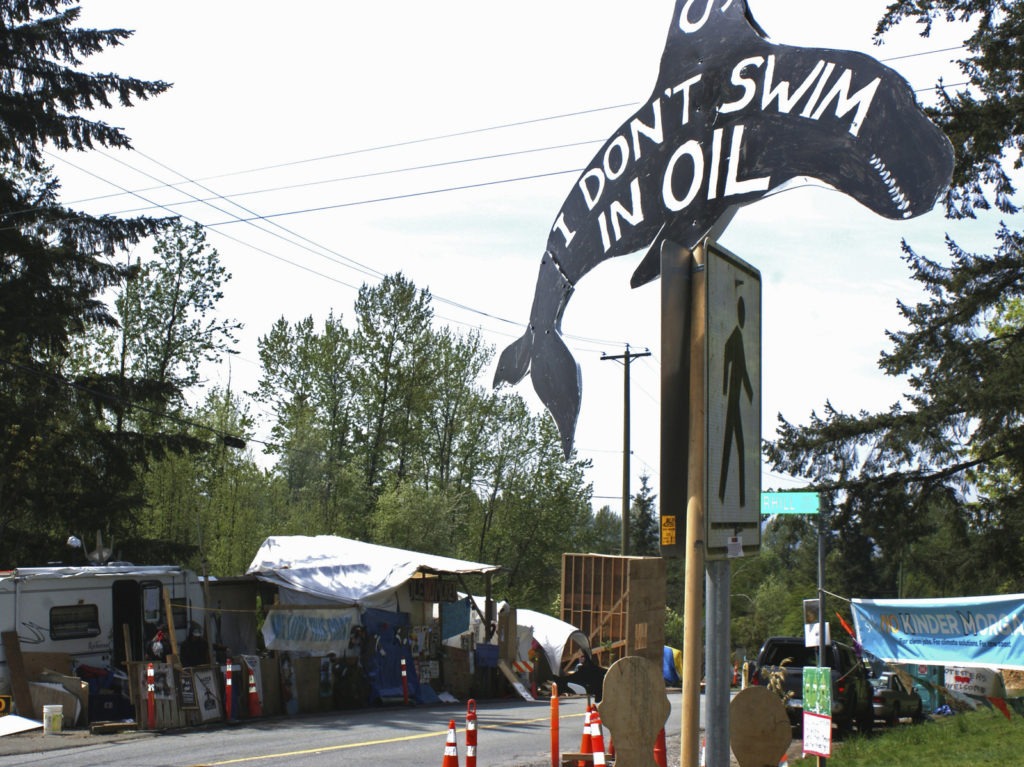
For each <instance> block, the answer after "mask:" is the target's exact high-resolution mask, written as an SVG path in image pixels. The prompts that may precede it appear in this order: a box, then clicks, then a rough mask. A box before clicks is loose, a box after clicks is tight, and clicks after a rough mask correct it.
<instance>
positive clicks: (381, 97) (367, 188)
mask: <svg viewBox="0 0 1024 767" xmlns="http://www.w3.org/2000/svg"><path fill="white" fill-rule="evenodd" d="M886 4H887V3H886V0H858V2H856V3H852V2H849V0H814V2H794V1H793V0H750V2H749V5H750V7H751V10H752V12H753V14H754V17H755V18H756V19H757V20H758V22H759V23H760V24H761V26H762V27H763V28H764V29H765V30H766V31H767V32H768V34H769V36H770V38H771V39H772V40H773V41H775V42H779V43H789V44H796V45H805V46H817V47H827V48H852V49H857V50H862V51H865V52H868V53H870V54H871V55H874V56H875V57H877V58H880V59H887V58H890V57H897V56H907V55H909V54H919V53H923V52H928V51H935V50H936V49H939V48H944V47H947V46H950V45H955V44H957V43H959V42H960V39H961V38H962V37H963V35H959V36H957V35H953V36H949V35H947V36H945V37H941V38H933V39H930V40H926V39H922V38H919V37H918V36H917V35H916V30H914V29H913V28H911V27H908V28H907V29H905V30H902V31H900V32H899V34H895V35H893V36H892V37H891V38H890V39H889V40H888V41H887V43H886V44H885V45H884V46H882V47H881V48H876V47H874V46H872V44H871V33H872V31H873V30H874V26H875V23H876V21H877V19H878V18H879V17H880V16H881V14H882V12H883V10H884V8H885V5H886ZM83 5H84V15H83V22H84V23H86V24H89V25H92V26H100V27H105V26H117V27H124V28H128V29H134V30H136V34H135V36H134V37H133V38H132V39H131V40H129V42H128V44H127V46H125V47H124V48H122V49H119V50H116V51H113V52H110V53H108V54H105V55H103V56H102V57H94V58H93V59H90V60H89V61H87V62H86V66H87V67H88V68H90V69H93V70H97V71H116V72H118V73H120V74H123V75H131V76H135V77H142V78H150V79H163V80H167V81H170V82H173V83H174V88H173V89H172V90H171V91H170V92H169V93H167V94H165V95H164V96H161V97H159V98H157V99H155V100H153V101H151V102H148V103H145V104H143V105H141V106H138V107H136V108H134V109H131V110H126V111H122V110H117V111H114V112H112V113H109V114H105V115H103V118H104V119H107V120H108V121H109V122H111V123H113V124H116V125H119V126H122V127H124V128H125V130H126V132H127V134H128V135H129V136H130V137H131V139H132V141H133V144H134V146H135V149H136V150H137V151H136V152H134V153H128V152H117V153H101V152H93V153H89V154H86V155H75V156H72V157H70V158H69V159H70V160H71V162H73V163H74V164H75V166H77V167H73V166H71V165H68V164H66V163H65V162H64V161H62V160H61V161H57V162H56V163H55V164H56V170H57V173H58V175H59V176H60V177H61V178H62V180H63V182H64V187H65V199H66V200H67V201H69V202H76V203H77V207H81V208H83V209H86V210H88V211H90V212H94V213H98V212H111V213H119V212H127V211H133V212H143V210H140V209H144V212H146V213H150V214H155V215H163V214H166V213H167V210H165V209H160V208H156V209H154V208H152V207H150V206H151V205H152V203H159V204H162V205H166V206H168V207H169V208H170V209H171V210H173V211H174V212H176V213H180V214H181V215H183V216H186V217H188V218H190V219H195V220H198V221H200V222H202V223H204V224H207V225H216V226H212V228H211V230H210V232H211V233H210V241H211V243H212V244H214V245H215V246H216V247H217V248H218V250H219V252H220V254H221V257H222V260H223V262H224V264H225V265H226V267H227V268H228V269H229V271H230V272H231V273H232V274H233V279H232V281H231V282H230V283H229V285H228V287H227V291H226V297H225V299H224V301H223V304H222V308H223V312H224V314H226V315H228V316H232V317H235V318H237V319H239V320H241V321H243V322H244V323H245V326H246V329H245V331H244V332H243V334H242V343H241V344H240V347H239V348H240V352H241V353H240V355H238V356H236V357H233V358H232V360H231V363H230V367H229V366H225V367H224V368H223V369H220V370H215V371H212V372H211V374H210V379H211V381H213V382H217V383H221V384H224V383H226V382H227V381H228V379H229V377H230V379H231V381H232V383H233V385H234V386H235V388H236V389H251V388H253V387H254V385H255V382H256V379H257V376H258V372H259V370H258V365H257V360H258V356H257V351H256V339H257V338H258V336H260V335H262V334H264V333H266V332H267V331H268V330H269V328H270V326H271V324H272V323H273V322H274V320H276V319H277V318H278V317H280V316H284V317H286V318H287V319H288V320H289V321H292V322H295V321H297V320H299V319H301V318H303V317H305V316H306V315H309V314H312V315H314V317H315V318H316V319H317V320H318V321H319V320H321V319H322V318H323V317H324V316H326V314H327V312H328V311H329V310H331V309H333V310H334V311H335V312H336V313H341V314H342V315H344V316H345V317H348V318H350V316H351V309H352V301H353V299H354V297H355V292H356V291H355V289H356V288H357V287H358V286H359V285H360V284H361V283H363V282H364V281H367V280H370V281H373V280H375V279H376V278H377V275H379V274H383V273H391V272H394V271H397V270H401V271H402V272H404V273H405V274H406V275H407V276H408V277H409V278H411V279H412V280H413V281H414V282H415V283H416V285H417V286H419V287H427V288H429V289H430V290H431V291H432V293H433V294H434V296H435V299H436V300H435V308H436V312H437V315H438V316H439V318H441V319H442V320H443V321H446V322H448V323H449V324H452V325H454V326H456V327H462V328H469V327H479V328H480V329H481V330H482V331H483V334H484V336H485V338H486V339H487V340H488V342H490V343H491V344H493V345H494V346H495V347H496V348H497V351H500V350H501V349H502V348H504V346H505V345H506V344H508V343H509V342H510V341H512V340H513V339H514V338H516V337H518V336H519V335H520V333H521V332H522V329H523V325H524V324H525V322H526V320H527V318H528V314H529V309H530V303H531V301H532V297H533V288H534V282H535V279H536V273H537V266H538V264H539V261H540V256H541V254H542V252H543V249H544V245H545V242H546V239H547V236H548V232H549V230H550V227H551V225H552V221H553V219H554V216H555V214H556V213H557V212H558V209H559V207H560V206H561V204H562V201H563V200H564V199H565V196H566V194H567V193H568V192H569V190H570V188H571V187H572V185H573V183H574V182H575V180H576V176H577V175H578V173H579V171H580V170H582V169H583V167H584V166H585V165H586V164H587V163H588V162H589V160H590V158H591V156H592V155H593V153H594V152H595V151H596V150H597V149H598V147H599V146H600V142H602V141H603V140H604V139H606V138H607V137H608V136H609V135H610V134H611V132H612V131H614V130H615V129H616V128H617V127H618V126H619V124H620V123H621V122H622V120H623V119H624V118H625V117H627V116H628V115H629V114H630V113H632V111H633V105H635V104H636V103H638V102H640V101H642V100H643V99H645V98H646V97H647V95H648V94H649V93H650V90H651V88H652V86H653V84H654V79H655V76H656V73H657V66H658V61H659V59H660V56H661V51H662V46H663V44H664V39H665V35H666V33H667V30H668V24H669V21H670V15H671V11H672V7H673V2H672V0H642V2H640V3H624V2H620V1H616V2H611V1H610V0H558V1H557V2H551V0H546V1H545V2H540V1H539V0H520V1H519V2H516V3H512V4H503V3H501V4H499V3H483V2H480V1H479V0H473V1H472V2H471V1H470V0H437V1H436V2H432V3H424V2H422V1H421V0H375V2H372V3H371V2H358V3H357V2H351V0H350V1H348V2H342V1H339V0H302V1H301V2H296V3H292V4H290V5H288V6H287V9H286V7H285V6H284V5H282V4H281V3H280V2H274V3H271V2H267V1H266V0H244V1H241V0H201V1H199V0H176V2H174V3H154V2H144V1H142V0H83ZM955 55H956V52H945V53H932V54H930V55H920V56H915V57H912V58H901V59H898V60H894V61H892V62H890V66H893V67H894V68H895V69H897V71H899V72H900V73H902V74H903V75H904V76H905V77H906V78H907V79H908V80H909V81H910V83H911V85H912V86H913V87H914V88H915V89H922V88H930V87H931V86H933V85H934V83H935V79H936V76H937V75H938V74H939V73H940V72H946V73H947V82H959V81H960V79H962V78H961V76H960V75H959V73H957V72H956V71H955V70H954V69H952V67H951V66H950V65H949V60H950V58H951V57H953V56H955ZM919 96H920V97H921V98H922V99H924V100H927V99H929V98H931V93H930V92H924V93H921V94H919ZM615 105H623V106H621V107H620V108H617V109H606V110H603V111H591V110H599V109H601V108H604V107H612V106H615ZM587 111H590V113H589V114H581V115H578V116H576V117H571V118H569V117H566V118H561V119H540V118H553V117H555V116H558V115H566V114H572V113H580V112H587ZM523 121H534V122H531V123H530V124H527V125H520V126H517V127H509V128H504V129H500V130H480V129H486V128H491V127H494V126H504V125H509V124H513V123H521V122H523ZM468 131H474V132H472V133H467V132H468ZM451 134H463V135H459V136H456V137H452V138H448V139H445V140H431V141H426V140H424V139H431V138H433V137H438V136H448V135H451ZM409 142H415V143H409ZM579 142H591V143H585V144H580V145H578V146H574V147H567V148H563V149H557V150H556V149H550V150H548V151H543V152H533V153H529V154H518V155H516V156H513V157H505V158H494V159H490V160H480V161H476V162H463V163H460V164H456V165H452V164H448V165H445V166H442V167H435V168H431V169H420V170H415V171H407V172H401V173H390V174H387V175H377V176H374V177H365V174H368V173H380V172H381V171H387V170H398V169H408V168H411V167H414V166H426V165H436V164H438V163H451V162H452V161H456V160H465V159H469V158H479V157H485V156H492V155H499V154H507V153H512V152H523V151H524V150H528V149H536V148H541V147H555V146H560V145H566V144H574V143H579ZM393 144H404V146H398V147H391V148H388V149H376V150H375V151H360V150H369V149H374V148H378V147H386V146H388V145H393ZM559 171H572V172H571V173H562V174H558V175H549V174H555V173H556V172H559ZM357 175H363V176H364V177H362V178H358V179H350V180H348V181H342V180H339V179H343V178H347V177H352V176H357ZM525 176H543V177H541V178H535V179H532V180H525V181H516V182H509V183H497V182H501V181H504V180H509V179H518V178H522V177H525ZM186 179H188V180H193V181H200V182H201V184H202V186H203V187H205V189H204V188H200V186H199V185H198V184H182V185H180V186H179V187H178V188H177V189H171V188H168V187H167V186H166V185H167V184H181V182H183V181H185V180H186ZM474 185H475V186H474ZM460 186H462V187H466V186H468V187H470V188H465V189H462V190H458V191H447V192H443V193H434V194H430V193H429V192H432V191H435V190H439V189H451V188H452V187H460ZM287 187H290V188H287ZM122 190H135V191H137V192H138V195H137V196H132V195H127V194H123V193H122ZM141 190H145V191H141ZM101 195H103V197H100V198H99V199H91V200H90V201H88V202H78V201H83V200H85V199H86V198H97V197H98V196H101ZM215 195H221V196H223V197H225V198H231V200H228V199H214V200H211V202H210V203H209V204H205V203H197V202H195V201H194V199H193V198H194V197H198V198H211V197H214V196H215ZM243 195H244V196H243ZM410 195H416V196H410ZM396 197H398V198H400V199H390V200H384V199H383V198H396ZM374 200H378V201H376V202H372V201H374ZM232 201H233V202H234V203H236V204H232ZM237 206H244V207H245V209H244V210H243V209H242V208H240V207H237ZM299 211H308V212H299ZM255 214H258V215H262V216H273V217H272V218H268V219H266V220H264V221H255V222H249V223H245V222H238V221H237V219H239V218H243V219H245V218H248V219H251V218H252V217H253V216H254V215H255ZM281 214H289V215H281ZM231 221H235V223H225V222H231ZM947 230H948V231H950V232H951V233H952V234H953V235H954V237H956V238H957V239H958V241H960V242H961V243H962V244H963V245H965V246H967V247H969V248H974V249H977V250H988V249H990V247H991V243H992V241H993V236H992V235H993V232H994V230H995V222H994V221H993V220H989V221H985V222H980V223H976V224H973V225H965V224H959V223H951V222H947V221H946V220H945V219H943V218H942V215H941V212H938V211H936V212H933V213H931V214H929V215H926V216H923V217H921V218H919V219H915V220H913V221H910V222H905V223H899V222H892V221H889V220H886V219H882V218H880V217H878V216H876V215H874V214H872V213H870V212H869V211H867V210H866V209H864V208H862V207H861V206H859V205H858V204H857V203H855V202H853V201H852V200H850V199H848V198H846V197H844V196H843V195H841V194H839V193H837V192H834V191H829V190H825V189H821V188H805V189H798V190H793V191H788V192H785V193H783V194H779V195H776V196H775V197H772V198H770V199H767V200H764V201H761V202H759V203H756V204H755V205H753V206H750V207H748V208H745V209H743V210H742V211H741V212H740V213H739V215H737V217H736V218H735V220H734V221H733V222H732V224H731V225H730V226H729V228H728V229H727V231H726V232H725V234H724V236H723V237H722V239H721V244H722V245H724V246H725V247H727V248H729V249H730V250H732V251H733V252H734V253H736V254H737V255H739V256H741V257H742V258H744V259H745V260H746V261H748V262H750V263H751V264H753V265H754V266H755V267H757V268H759V269H760V270H761V273H762V285H763V317H762V323H763V333H764V335H763V349H762V368H763V379H762V413H763V416H764V423H763V428H764V434H765V436H766V437H768V436H770V435H771V433H772V430H773V428H774V424H775V417H776V414H777V413H779V412H782V413H783V414H784V415H785V416H786V417H787V418H788V419H789V420H792V421H797V422H803V421H805V420H806V419H807V416H808V414H809V413H810V411H811V410H812V409H815V408H817V409H818V410H819V411H820V409H821V406H822V404H823V403H824V402H825V400H826V399H831V401H832V402H833V403H834V404H835V405H836V406H838V407H840V408H842V409H845V410H849V411H856V410H860V409H862V408H866V409H876V408H881V407H886V406H887V405H888V404H890V403H891V402H892V401H893V400H894V399H895V398H897V397H898V396H899V394H900V392H901V387H900V386H899V385H897V384H896V383H895V382H892V381H889V380H886V379H884V378H883V377H882V376H881V374H880V373H879V372H878V370H877V367H876V360H877V359H878V354H879V352H880V351H881V350H882V349H883V348H886V339H885V336H884V330H885V329H887V328H890V329H891V328H895V327H898V326H899V323H900V320H899V314H898V311H897V307H896V299H897V297H902V298H904V299H910V298H913V297H914V296H916V295H917V294H916V289H915V288H914V286H913V285H912V284H911V283H910V281H909V280H908V278H907V271H906V269H905V267H904V265H903V263H902V261H901V260H900V250H899V242H900V238H901V237H907V238H908V239H909V241H910V242H911V244H912V245H913V246H914V247H915V248H916V249H918V250H919V251H921V252H925V253H927V254H928V255H930V256H932V257H935V258H942V257H943V256H944V254H945V247H944V245H943V236H944V233H945V232H946V231H947ZM640 255H641V254H637V255H635V256H628V257H625V258H623V259H619V260H618V261H608V262H605V263H603V264H601V265H600V266H599V267H597V268H596V269H595V270H594V271H593V272H591V273H590V274H588V275H587V276H586V277H585V278H584V279H583V280H582V281H581V282H580V284H579V285H578V286H577V290H576V293H575V295H574V297H573V299H572V301H571V303H570V305H569V308H568V310H567V312H566V314H565V318H564V321H563V331H564V332H565V334H566V336H567V341H568V343H569V346H570V348H571V350H572V351H573V354H574V355H575V356H576V358H577V360H578V361H579V363H580V364H581V367H582V376H583V404H582V410H581V414H580V421H579V425H578V429H577V435H576V445H577V447H578V449H579V451H580V454H581V455H582V456H583V457H586V458H590V459H592V460H593V462H594V468H593V470H592V472H591V474H590V479H591V480H592V481H593V484H594V493H595V496H596V498H595V505H596V506H599V505H603V504H605V503H607V504H608V505H610V506H611V507H612V508H613V509H615V510H616V511H617V510H618V509H619V507H620V501H619V499H620V498H621V489H622V484H621V481H622V475H621V466H622V458H621V447H622V370H621V367H620V366H619V364H618V363H609V362H601V360H600V356H601V353H602V352H607V353H609V354H620V353H622V351H623V345H624V343H626V342H628V343H629V344H630V345H631V347H632V348H633V349H643V348H644V347H648V348H650V350H651V351H652V352H653V356H651V357H648V358H644V359H641V360H638V361H637V362H635V363H634V364H633V365H632V368H631V369H632V373H633V376H632V423H633V428H632V447H633V459H632V468H633V479H632V481H631V485H632V490H633V492H635V491H636V489H637V488H638V487H639V484H640V483H639V476H640V474H641V473H644V472H646V473H647V474H649V475H650V476H651V478H652V485H653V486H654V488H655V491H657V487H658V474H659V468H658V422H659V410H658V408H659V404H658V403H659V397H660V394H659V379H658V375H659V374H658V362H659V359H660V352H659V343H660V340H659V333H660V329H659V327H660V326H659V304H658V285H657V283H654V284H652V285H648V286H646V287H644V288H641V289H639V290H635V291H634V290H631V289H630V288H629V277H630V275H631V274H632V271H633V269H634V268H635V266H636V264H637V263H638V261H639V258H640ZM437 299H449V300H451V301H452V302H455V304H459V305H462V306H464V307H469V308H470V309H472V310H475V311H467V310H466V309H463V308H459V307H458V306H455V305H451V304H448V303H445V302H442V301H440V300H437ZM581 339H586V340H581ZM492 374H493V367H492V369H491V370H489V371H488V374H487V382H486V383H487V384H489V382H490V377H491V375H492ZM518 391H519V392H520V393H521V394H522V395H523V396H524V397H526V398H527V399H528V401H530V402H531V403H532V404H533V405H534V406H535V407H536V408H537V409H540V407H541V406H540V404H539V402H538V400H537V399H536V397H535V395H534V394H533V390H532V387H531V386H530V384H529V380H528V379H527V380H524V381H523V383H521V384H520V385H519V387H518ZM268 429H269V424H267V423H263V424H262V425H261V427H260V428H259V430H258V432H257V435H256V436H257V438H259V437H260V436H265V435H266V434H267V432H268ZM790 486H793V484H792V483H791V482H788V481H786V480H785V479H784V478H781V477H778V476H776V475H769V474H767V473H765V474H764V477H763V487H764V488H765V489H769V488H783V487H790Z"/></svg>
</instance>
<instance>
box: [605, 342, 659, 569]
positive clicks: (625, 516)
mask: <svg viewBox="0 0 1024 767" xmlns="http://www.w3.org/2000/svg"><path fill="white" fill-rule="evenodd" d="M650 356H651V353H650V351H648V350H647V349H644V351H642V352H630V351H629V344H626V352H625V354H602V355H601V360H602V361H603V360H616V361H618V360H622V556H627V555H628V554H629V363H630V362H631V361H632V360H635V359H636V358H637V357H650Z"/></svg>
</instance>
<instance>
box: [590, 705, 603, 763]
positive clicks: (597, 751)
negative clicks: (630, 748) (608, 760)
mask: <svg viewBox="0 0 1024 767" xmlns="http://www.w3.org/2000/svg"><path fill="white" fill-rule="evenodd" d="M590 730H591V733H590V740H591V742H592V743H593V744H594V767H604V764H605V761H604V731H603V730H602V729H601V714H599V713H598V711H597V709H596V708H595V709H594V713H593V715H591V717H590Z"/></svg>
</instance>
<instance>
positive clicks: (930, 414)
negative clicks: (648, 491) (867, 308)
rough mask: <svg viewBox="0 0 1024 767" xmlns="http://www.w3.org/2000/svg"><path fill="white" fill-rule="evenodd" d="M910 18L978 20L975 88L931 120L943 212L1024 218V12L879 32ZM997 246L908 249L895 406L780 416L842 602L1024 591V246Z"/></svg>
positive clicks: (896, 346)
mask: <svg viewBox="0 0 1024 767" xmlns="http://www.w3.org/2000/svg"><path fill="white" fill-rule="evenodd" d="M904 19H916V20H918V21H920V22H922V25H923V26H922V29H923V32H924V34H926V35H927V34H928V33H929V32H930V31H931V29H932V25H933V24H934V23H935V22H936V21H941V20H948V21H952V20H954V19H958V20H964V21H968V22H970V23H972V24H974V31H973V33H972V34H971V36H970V37H969V38H968V40H967V41H966V42H965V45H966V48H967V55H966V56H964V58H963V59H962V60H961V62H960V66H961V69H962V71H963V72H964V73H965V74H966V75H967V77H968V79H969V81H970V87H969V88H965V89H962V90H960V91H958V92H956V93H953V92H949V91H945V90H943V91H941V92H940V102H939V105H938V106H937V107H936V108H934V109H933V110H932V115H933V117H934V118H935V119H936V120H937V122H938V123H939V124H940V125H941V126H942V127H943V128H944V129H945V130H946V131H947V133H948V134H949V135H950V138H951V139H952V141H953V145H954V147H956V150H957V159H958V169H957V172H956V175H955V176H954V185H953V187H952V189H951V190H950V192H949V195H948V196H947V208H948V212H949V214H950V215H951V216H953V217H957V216H969V215H973V214H974V212H975V210H979V209H986V208H989V207H990V206H991V205H992V201H994V203H995V205H996V206H997V207H998V208H999V209H1001V210H1003V211H1006V212H1010V211H1014V210H1016V205H1015V203H1014V201H1013V199H1012V197H1011V195H1012V194H1013V193H1014V186H1013V173H1012V171H1013V169H1019V168H1020V167H1021V160H1020V154H1019V152H1020V149H1021V147H1022V146H1024V123H1021V121H1020V115H1021V113H1022V109H1024V101H1022V100H1021V99H1022V98H1024V97H1022V95H1021V94H1022V93H1024V91H1022V90H1021V86H1022V84H1024V82H1022V81H1024V49H1022V48H1021V47H1020V45H1019V41H1020V38H1021V30H1022V29H1024V3H1022V2H1020V1H1019V0H1014V1H1012V2H1007V1H1005V0H1003V1H997V0H991V1H988V2H985V1H984V0H982V1H980V2H975V0H934V2H928V3H920V2H916V0H898V1H897V2H894V3H892V4H891V5H890V7H889V9H888V11H887V13H886V15H885V17H884V18H883V19H882V21H881V22H880V24H879V27H878V31H879V34H883V33H884V32H886V31H887V30H888V29H890V28H891V27H892V25H893V24H896V23H898V22H900V21H901V20H904ZM1011 166H1012V167H1011ZM996 239H997V246H996V249H995V252H994V253H992V254H977V253H969V252H966V251H965V250H963V249H962V248H960V247H959V246H958V245H957V244H956V242H955V241H954V240H953V239H952V238H949V239H948V240H947V248H948V255H947V258H946V259H945V260H940V258H939V257H928V256H926V255H923V254H919V253H917V252H916V251H915V250H914V249H913V248H912V247H911V245H910V244H908V243H904V246H903V249H904V253H905V260H906V262H907V264H908V266H909V268H910V271H911V276H912V278H913V279H914V280H916V281H917V282H919V283H920V284H921V286H922V287H923V288H924V290H925V293H926V296H927V299H926V300H924V301H921V302H920V303H917V304H916V305H909V304H905V303H901V304H900V310H901V312H902V313H903V315H904V317H905V318H906V320H907V323H908V328H907V329H906V330H903V331H900V332H893V333H890V334H889V337H890V340H891V341H892V349H891V350H890V351H888V352H886V353H884V354H883V355H882V358H881V361H880V366H881V369H882V371H883V372H884V373H885V374H886V375H890V376H897V377H901V378H905V380H906V381H907V386H908V389H909V390H908V392H907V394H906V395H905V397H904V398H903V400H902V401H901V402H898V403H895V404H894V405H892V406H891V407H890V408H889V409H888V410H885V411H882V412H877V413H867V412H862V413H859V414H856V415H853V414H847V413H842V412H839V411H837V410H836V409H835V408H833V407H832V406H831V404H829V403H826V405H825V407H824V410H823V414H822V415H820V416H819V415H818V414H817V413H812V414H811V418H810V421H809V423H808V424H806V425H803V426H800V425H796V424H793V423H791V422H789V421H787V420H785V419H782V418H781V417H780V426H779V438H778V440H776V441H775V442H774V443H773V444H771V445H769V446H768V449H767V455H768V458H769V460H770V462H771V463H772V464H773V466H774V467H775V468H776V469H779V470H782V471H786V472H789V473H791V474H794V475H798V476H803V477H807V478H809V479H811V480H812V481H813V482H814V484H815V486H816V487H817V489H819V490H820V491H822V492H823V493H824V494H825V496H826V497H827V499H828V507H829V517H828V521H829V524H828V529H829V530H830V536H831V540H830V545H829V548H830V550H833V551H834V554H833V555H832V556H833V557H834V559H835V563H836V566H835V567H834V568H831V567H830V572H834V573H837V574H838V578H839V579H841V580H842V581H843V582H842V583H837V584H833V585H834V586H835V587H836V588H840V589H843V590H845V591H846V593H853V594H857V595H859V596H890V597H892V596H921V595H945V594H949V593H951V591H952V592H953V593H959V594H963V593H964V592H965V591H970V592H973V593H994V592H998V591H1005V590H1020V589H1021V588H1022V587H1024V577H1022V576H1021V575H1020V573H1021V565H1024V492H1022V491H1021V487H1024V417H1022V406H1021V402H1022V397H1021V395H1022V394H1024V391H1022V387H1024V383H1022V381H1024V322H1022V320H1024V315H1022V312H1021V310H1020V307H1021V306H1022V305H1024V303H1022V299H1024V236H1022V235H1021V233H1019V232H1015V231H1012V230H1011V229H1009V228H1008V227H1006V226H1002V227H1001V228H1000V229H999V231H998V232H997V233H996ZM831 561H832V560H830V562H831ZM937 562H938V563H941V566H940V567H936V566H935V564H936V563H937Z"/></svg>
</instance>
